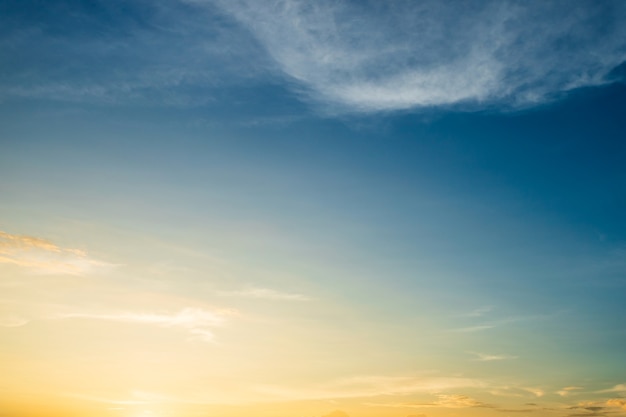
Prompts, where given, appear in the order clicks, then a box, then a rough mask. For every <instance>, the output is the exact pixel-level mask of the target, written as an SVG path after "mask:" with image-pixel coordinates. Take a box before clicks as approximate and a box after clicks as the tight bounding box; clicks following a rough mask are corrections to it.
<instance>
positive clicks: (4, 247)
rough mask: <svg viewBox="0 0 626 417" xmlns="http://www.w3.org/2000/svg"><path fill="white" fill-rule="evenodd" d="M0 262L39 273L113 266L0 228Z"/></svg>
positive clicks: (83, 271) (78, 272)
mask: <svg viewBox="0 0 626 417" xmlns="http://www.w3.org/2000/svg"><path fill="white" fill-rule="evenodd" d="M0 263H5V264H12V265H17V266H20V267H24V268H27V269H29V270H31V271H32V272H35V273H39V274H69V275H86V274H89V273H94V272H99V271H102V270H107V269H110V268H112V267H114V266H115V265H113V264H109V263H106V262H102V261H99V260H96V259H93V258H91V257H89V256H88V254H87V253H86V252H85V251H83V250H80V249H72V248H63V247H60V246H58V245H56V244H55V243H53V242H51V241H49V240H45V239H41V238H38V237H33V236H25V235H14V234H9V233H6V232H2V231H0Z"/></svg>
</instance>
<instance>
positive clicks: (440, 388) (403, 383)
mask: <svg viewBox="0 0 626 417" xmlns="http://www.w3.org/2000/svg"><path fill="white" fill-rule="evenodd" d="M484 386H485V383H484V382H483V381H480V380H476V379H472V378H464V377H433V376H424V377H419V376H418V377H400V376H380V375H378V376H359V377H352V378H342V379H339V380H335V381H331V382H329V383H326V384H323V385H319V386H315V387H313V386H310V387H308V388H302V389H298V388H294V387H281V386H268V385H263V386H258V387H257V388H256V391H257V392H258V393H260V394H263V395H266V396H269V397H274V398H276V399H277V400H320V399H339V398H360V397H363V398H365V397H376V396H380V395H409V394H415V393H441V392H445V391H448V390H452V389H460V388H479V387H484Z"/></svg>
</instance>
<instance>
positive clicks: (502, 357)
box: [470, 352, 517, 362]
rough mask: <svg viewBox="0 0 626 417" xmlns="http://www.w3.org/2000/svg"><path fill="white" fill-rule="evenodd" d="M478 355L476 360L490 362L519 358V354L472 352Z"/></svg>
mask: <svg viewBox="0 0 626 417" xmlns="http://www.w3.org/2000/svg"><path fill="white" fill-rule="evenodd" d="M470 353H472V354H474V355H476V356H477V358H476V359H474V360H476V361H482V362H490V361H503V360H507V359H517V356H512V355H491V354H488V353H479V352H470Z"/></svg>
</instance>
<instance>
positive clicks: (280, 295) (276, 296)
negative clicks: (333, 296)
mask: <svg viewBox="0 0 626 417" xmlns="http://www.w3.org/2000/svg"><path fill="white" fill-rule="evenodd" d="M217 294H218V295H220V296H223V297H243V298H260V299H267V300H285V301H307V300H309V299H310V298H309V297H307V296H305V295H302V294H296V293H289V292H282V291H277V290H273V289H270V288H258V287H250V288H245V289H242V290H235V291H218V292H217Z"/></svg>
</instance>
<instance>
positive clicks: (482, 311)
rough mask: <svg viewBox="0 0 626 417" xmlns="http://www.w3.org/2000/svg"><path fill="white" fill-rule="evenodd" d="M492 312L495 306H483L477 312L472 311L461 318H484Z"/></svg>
mask: <svg viewBox="0 0 626 417" xmlns="http://www.w3.org/2000/svg"><path fill="white" fill-rule="evenodd" d="M492 311H493V306H483V307H479V308H477V309H475V310H472V311H470V312H469V313H465V314H461V317H482V316H484V315H486V314H487V313H490V312H492Z"/></svg>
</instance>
